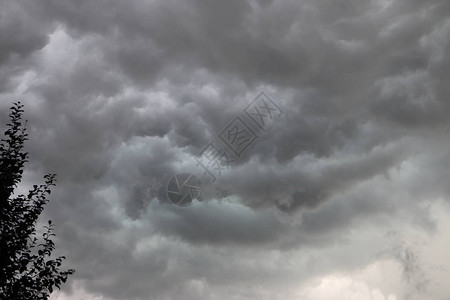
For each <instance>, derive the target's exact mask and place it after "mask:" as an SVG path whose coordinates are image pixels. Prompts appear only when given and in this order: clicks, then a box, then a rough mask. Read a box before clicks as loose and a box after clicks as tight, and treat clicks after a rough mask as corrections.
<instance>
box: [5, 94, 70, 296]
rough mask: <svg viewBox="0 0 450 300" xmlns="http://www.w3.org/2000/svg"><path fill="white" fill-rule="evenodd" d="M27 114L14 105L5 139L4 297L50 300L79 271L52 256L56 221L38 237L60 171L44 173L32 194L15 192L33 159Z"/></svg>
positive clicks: (16, 104) (30, 192) (18, 104)
mask: <svg viewBox="0 0 450 300" xmlns="http://www.w3.org/2000/svg"><path fill="white" fill-rule="evenodd" d="M22 114H23V105H21V104H20V103H14V105H13V106H12V107H11V112H10V114H9V117H10V123H9V124H8V129H7V130H6V132H5V138H4V139H2V140H1V142H0V299H1V300H4V299H5V300H6V299H8V300H19V299H20V300H24V299H33V300H35V299H36V300H45V299H48V298H49V296H50V294H51V293H52V292H53V289H54V287H57V288H60V286H61V284H62V283H64V282H66V280H67V277H68V276H69V275H71V274H73V273H74V272H75V270H73V269H69V270H67V271H60V266H61V263H62V260H63V259H65V257H64V256H61V257H58V258H55V259H52V258H51V253H52V251H53V250H54V249H55V244H54V243H53V241H52V236H54V234H53V225H52V223H51V221H48V225H47V226H44V227H45V232H44V234H43V236H42V240H38V239H37V238H36V223H37V219H38V217H39V215H40V214H41V212H42V210H43V208H44V205H45V204H46V203H47V202H48V200H47V196H48V195H49V194H50V192H51V191H50V187H51V186H53V185H55V184H54V183H55V175H53V174H49V175H46V176H44V178H45V183H44V184H42V185H39V186H38V185H34V186H33V189H31V190H30V191H29V192H28V195H26V196H25V195H17V196H14V189H15V188H16V187H17V184H18V183H19V182H20V181H21V179H22V174H23V168H24V164H25V163H26V162H27V161H28V160H27V159H28V153H27V152H24V150H23V147H24V142H25V141H26V140H27V133H26V126H25V124H23V122H22Z"/></svg>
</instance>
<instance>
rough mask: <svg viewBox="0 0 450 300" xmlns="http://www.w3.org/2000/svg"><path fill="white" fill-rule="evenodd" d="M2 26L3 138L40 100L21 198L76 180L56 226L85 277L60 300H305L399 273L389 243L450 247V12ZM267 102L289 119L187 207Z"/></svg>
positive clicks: (282, 11) (223, 7) (114, 6)
mask: <svg viewBox="0 0 450 300" xmlns="http://www.w3.org/2000/svg"><path fill="white" fill-rule="evenodd" d="M0 11H1V13H0V14H1V18H0V19H1V21H0V41H1V42H0V112H1V114H0V121H2V122H1V124H0V126H2V127H1V128H5V127H4V124H5V122H6V120H7V118H6V116H7V111H8V108H9V106H10V104H11V102H12V101H15V100H19V99H21V100H22V101H23V102H24V104H25V105H26V106H25V109H26V112H25V114H26V118H27V119H28V127H29V133H30V141H29V142H28V144H27V150H28V151H29V152H30V164H29V165H28V169H27V172H26V176H25V179H24V184H23V186H22V187H21V188H23V189H25V188H26V186H27V185H30V184H34V183H36V181H39V180H40V178H41V176H42V175H44V174H45V173H47V172H55V173H58V180H59V181H58V186H57V187H56V189H55V192H54V193H53V194H52V202H51V203H50V204H49V205H48V208H47V209H46V211H45V216H43V217H44V218H52V219H53V220H54V221H55V223H56V224H57V230H58V232H57V234H58V241H57V242H58V244H57V246H58V247H57V248H58V249H59V250H58V251H61V253H62V254H65V255H66V256H67V257H68V262H69V263H70V265H71V266H73V267H74V268H76V269H77V273H76V276H75V277H74V278H73V279H72V281H71V283H72V284H73V285H72V286H71V285H67V286H66V287H65V289H64V291H63V292H62V293H61V294H60V296H59V297H60V298H59V299H70V293H73V297H75V298H77V297H78V298H80V297H81V298H83V297H84V298H86V299H89V297H91V298H93V297H94V295H100V296H103V297H105V298H104V299H161V300H163V299H164V300H169V299H179V298H180V297H184V298H186V299H296V297H297V296H298V295H306V294H305V293H306V292H305V291H310V290H311V289H312V285H309V282H310V280H314V278H316V277H320V276H328V275H329V276H332V275H330V274H334V273H335V272H344V273H345V272H350V273H351V272H353V271H355V270H362V269H364V268H365V267H366V266H368V265H370V264H371V263H375V264H378V263H380V262H379V260H378V256H377V253H381V252H383V251H384V250H385V249H386V248H388V247H389V246H393V245H395V243H396V242H397V241H392V240H386V238H385V237H384V234H385V233H386V232H390V231H392V230H394V231H397V230H399V231H400V229H405V228H406V229H405V230H406V231H405V232H406V233H402V234H401V235H402V238H405V239H406V238H409V237H410V236H411V235H412V234H413V233H411V232H416V231H417V232H425V233H424V235H425V236H426V238H430V236H442V235H445V233H446V232H447V231H446V230H445V229H442V227H441V226H442V224H443V222H444V221H443V219H442V216H441V218H437V217H436V216H435V215H436V213H435V212H434V210H433V208H434V207H440V206H439V205H442V206H443V207H446V205H447V204H446V203H447V198H448V196H447V195H449V189H448V184H447V179H448V178H449V176H448V175H449V174H448V169H447V162H448V161H449V159H448V158H449V154H448V150H447V149H449V147H448V146H449V143H448V140H449V134H448V128H449V125H450V124H449V123H448V121H447V115H448V113H449V112H450V107H449V105H448V104H447V103H448V101H447V98H448V97H449V95H450V91H449V88H448V84H447V82H448V79H449V72H448V67H449V61H450V60H449V59H448V58H449V57H448V55H449V51H448V50H449V49H448V47H449V45H448V38H447V37H448V33H449V31H450V25H449V24H450V22H449V21H448V17H447V15H448V11H449V4H447V3H446V2H444V1H427V2H423V1H422V2H421V1H399V0H392V1H381V0H379V1H375V0H374V1H366V2H361V1H352V0H348V1H343V2H337V1H331V0H330V1H328V0H326V1H309V0H307V1H290V0H282V1H265V0H261V1H250V0H249V1H226V2H223V1H203V0H188V1H128V2H126V3H125V2H120V1H99V2H91V1H78V2H73V1H53V0H45V1H41V2H40V3H37V2H36V3H35V2H27V1H16V2H14V3H7V2H5V1H4V2H0ZM261 91H265V92H266V93H267V94H268V95H269V96H270V97H271V98H272V99H273V100H274V101H275V102H276V103H277V104H278V105H279V106H280V107H281V108H282V110H283V114H282V116H281V117H279V118H278V119H277V120H276V121H275V122H274V123H273V124H272V125H271V128H270V130H267V132H262V131H258V135H259V138H258V140H257V142H256V144H255V145H253V146H252V147H251V148H249V149H248V150H247V151H246V152H245V153H244V154H243V155H242V157H241V158H237V157H235V164H234V165H233V167H232V168H231V169H230V170H229V171H227V172H226V173H225V174H223V175H222V176H220V177H219V178H218V180H217V181H216V182H215V183H214V184H210V185H206V186H205V187H204V193H205V194H204V199H203V201H202V202H196V203H195V204H194V205H193V206H192V207H190V208H186V209H180V208H177V207H174V206H173V205H171V204H170V202H169V201H168V199H167V196H166V191H165V189H166V185H167V182H168V180H169V179H170V178H171V177H172V176H173V175H175V174H176V173H180V172H192V173H195V174H196V175H198V176H199V177H201V176H202V169H200V168H198V167H196V166H195V160H194V158H195V157H196V155H197V154H198V153H199V151H201V149H203V147H205V146H206V145H207V144H208V143H209V142H210V141H218V134H219V133H220V132H221V131H222V130H223V129H224V128H225V126H226V125H227V124H229V122H230V121H231V120H232V119H233V118H234V117H236V116H242V115H243V108H244V107H245V106H246V105H247V104H248V103H250V102H251V101H252V100H253V98H254V97H255V96H256V95H258V93H259V92H261ZM245 120H246V121H248V122H249V124H252V123H250V122H251V121H250V120H248V119H245ZM251 126H254V124H253V125H251ZM221 145H222V146H223V144H221ZM224 147H225V146H224ZM205 184H206V182H205ZM217 192H220V193H217ZM441 202H442V203H441ZM443 211H446V210H445V209H443ZM438 215H439V214H438ZM444 215H445V214H444ZM445 216H447V215H445ZM426 238H425V237H424V239H426ZM439 246H440V244H439V241H438V240H435V242H434V244H433V246H430V248H427V251H429V252H431V253H432V252H433V251H435V249H439ZM414 247H415V246H414ZM416 248H417V247H416ZM408 251H409V250H408ZM411 251H415V249H412V250H411ZM436 251H437V250H436ZM423 260H425V261H428V260H431V258H424V259H423ZM374 261H375V262H374ZM442 264H443V265H448V262H447V261H443V262H442ZM364 270H365V269H364ZM355 272H356V271H355ZM361 272H362V271H361ZM424 272H425V271H424ZM350 273H349V274H350ZM431 273H433V272H431ZM399 274H400V273H399ZM433 274H434V273H433ZM399 276H400V275H399ZM356 277H357V276H356ZM356 277H355V276H354V277H353V278H356ZM358 278H359V277H358ZM430 278H432V279H431V280H435V281H436V282H439V280H441V279H442V276H441V275H435V274H434V275H430ZM355 280H356V279H355ZM358 280H359V279H358ZM395 280H397V281H398V282H400V281H401V278H400V279H399V278H396V279H395ZM300 283H301V284H300ZM303 285H306V286H304V287H302V288H303V290H300V291H299V290H297V287H299V286H303ZM319 286H320V285H319ZM398 286H399V288H398V289H397V290H395V293H397V294H396V296H397V299H401V297H402V296H405V295H407V294H408V291H407V290H408V288H407V287H405V286H402V285H401V284H400V283H399V285H398ZM400 286H401V287H400ZM71 288H72V290H71ZM377 288H378V289H379V290H380V291H381V292H383V293H384V294H385V295H386V297H385V298H386V299H388V290H389V288H388V286H387V285H386V286H382V285H380V286H377ZM312 290H314V289H312ZM314 291H316V290H314ZM443 291H444V290H439V292H436V294H439V293H440V292H442V294H443V293H444V292H443ZM316 292H317V293H319V291H316ZM308 293H309V292H308ZM392 293H394V292H392ZM296 295H297V296H296ZM308 295H309V294H308ZM317 295H318V294H317ZM317 295H316V296H314V297H316V298H314V297H312V296H311V297H312V298H311V297H310V298H306V296H305V298H306V299H321V298H319V296H317ZM430 295H431V294H430ZM410 296H411V297H413V296H412V294H411V293H410ZM55 297H56V296H55ZM308 297H309V296H308ZM336 297H338V296H336ZM430 297H432V296H430ZM389 299H390V300H391V299H392V298H389Z"/></svg>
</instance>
